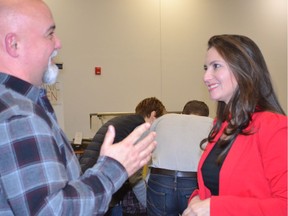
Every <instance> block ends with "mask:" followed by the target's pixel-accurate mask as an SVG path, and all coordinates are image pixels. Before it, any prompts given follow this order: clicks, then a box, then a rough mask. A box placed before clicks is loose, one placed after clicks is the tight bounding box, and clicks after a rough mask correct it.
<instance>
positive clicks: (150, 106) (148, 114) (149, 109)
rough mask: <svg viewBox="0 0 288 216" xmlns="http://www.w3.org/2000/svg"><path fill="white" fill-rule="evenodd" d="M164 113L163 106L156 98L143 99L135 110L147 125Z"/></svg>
mask: <svg viewBox="0 0 288 216" xmlns="http://www.w3.org/2000/svg"><path fill="white" fill-rule="evenodd" d="M166 112H167V111H166V108H165V106H164V105H163V104H162V102H161V101H160V100H158V99H157V98H156V97H149V98H145V99H144V100H142V101H141V102H140V103H139V104H138V105H137V106H136V108H135V113H136V114H138V115H141V116H142V117H143V118H144V119H145V121H146V122H149V123H152V122H153V121H154V120H155V119H156V118H158V117H160V116H162V115H164V114H165V113H166Z"/></svg>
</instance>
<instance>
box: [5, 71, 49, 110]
mask: <svg viewBox="0 0 288 216" xmlns="http://www.w3.org/2000/svg"><path fill="white" fill-rule="evenodd" d="M0 85H4V86H5V87H6V88H8V89H11V90H13V91H15V92H17V93H18V94H21V95H23V96H25V97H27V98H29V99H30V100H32V101H33V102H34V103H36V104H39V105H41V106H44V107H45V108H46V110H48V111H49V112H50V113H51V114H53V113H54V111H53V108H52V106H51V104H50V102H49V100H48V98H47V95H46V90H45V89H44V88H39V87H36V86H33V85H32V84H31V83H28V82H26V81H24V80H21V79H19V78H17V77H14V76H11V75H8V74H5V73H1V72H0Z"/></svg>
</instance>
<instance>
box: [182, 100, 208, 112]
mask: <svg viewBox="0 0 288 216" xmlns="http://www.w3.org/2000/svg"><path fill="white" fill-rule="evenodd" d="M182 114H186V115H191V114H193V115H199V116H209V107H208V106H207V104H206V103H204V102H203V101H198V100H191V101H188V102H187V103H186V104H185V106H184V108H183V110H182Z"/></svg>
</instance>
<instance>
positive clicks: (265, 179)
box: [190, 112, 287, 216]
mask: <svg viewBox="0 0 288 216" xmlns="http://www.w3.org/2000/svg"><path fill="white" fill-rule="evenodd" d="M226 125H227V123H224V124H223V126H222V130H223V128H224V127H225V126H226ZM249 128H252V129H253V131H254V132H255V133H254V134H252V135H248V136H244V135H239V136H238V137H237V138H236V140H235V142H234V143H233V146H232V147H231V149H230V151H229V154H228V155H227V157H226V159H225V161H224V163H223V165H222V168H221V170H220V174H219V196H211V193H210V191H209V189H208V188H206V187H205V185H204V182H203V177H202V173H201V167H202V165H203V162H204V161H205V159H206V157H207V156H208V154H209V152H210V151H211V149H212V148H213V146H214V145H215V142H214V143H210V144H208V145H207V147H206V149H205V151H204V153H203V155H202V157H201V159H200V161H199V166H198V184H199V189H197V190H196V191H194V192H193V194H192V195H191V197H190V200H191V199H192V198H193V197H194V196H195V195H199V197H200V199H205V198H208V197H210V198H211V199H210V215H211V216H232V215H235V216H236V215H237V216H238V215H239V216H240V215H241V216H243V215H245V216H249V215H251V216H252V215H255V216H261V215H263V216H264V215H265V216H274V215H275V216H282V215H283V216H287V116H283V115H279V114H275V113H271V112H259V113H255V114H254V115H253V117H252V123H251V125H250V126H249ZM221 133H222V132H221ZM221 133H219V134H218V136H217V137H216V139H215V140H218V138H219V136H220V134H221Z"/></svg>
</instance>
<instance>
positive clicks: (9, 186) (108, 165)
mask: <svg viewBox="0 0 288 216" xmlns="http://www.w3.org/2000/svg"><path fill="white" fill-rule="evenodd" d="M0 133H1V139H0V174H1V178H0V181H1V182H0V202H1V203H0V212H4V211H5V212H9V211H10V212H13V214H14V215H101V214H104V213H105V212H106V210H107V208H108V205H109V202H110V200H111V196H112V194H113V193H114V192H115V191H116V190H118V189H119V188H120V186H121V185H122V184H123V183H124V182H125V180H126V179H127V178H128V175H127V172H126V171H125V169H124V167H123V166H122V165H121V164H120V163H119V162H117V161H116V160H114V159H112V158H109V157H100V158H99V160H98V162H97V164H96V165H95V166H93V167H92V168H90V169H88V170H87V171H86V172H85V173H84V174H83V175H82V176H80V166H79V163H78V161H77V158H76V157H75V155H74V153H73V151H72V150H71V146H70V148H67V140H66V139H65V138H64V137H63V134H61V133H60V132H59V131H58V128H57V124H54V125H53V124H52V125H51V124H49V121H45V119H43V118H39V116H37V115H31V114H29V115H27V116H22V115H19V116H14V117H13V118H11V119H9V120H7V121H4V122H3V121H2V122H0ZM65 142H66V143H65Z"/></svg>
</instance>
